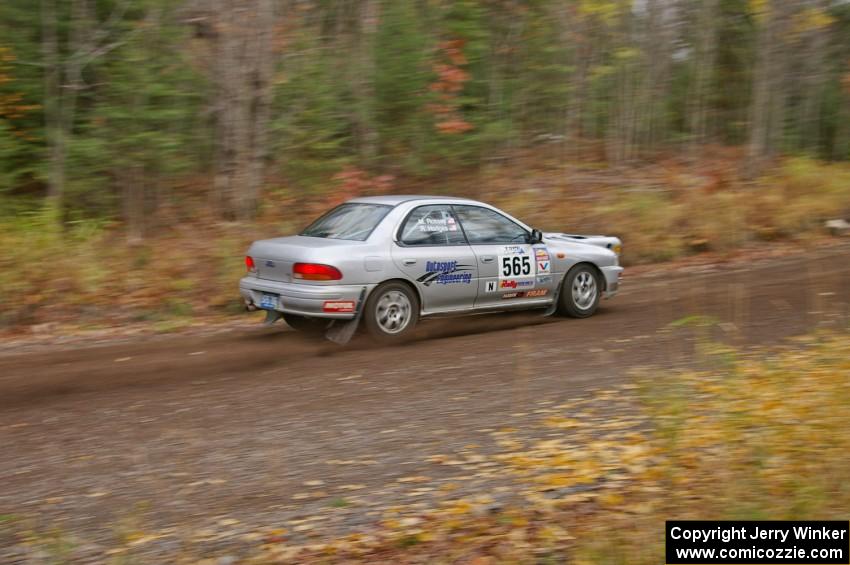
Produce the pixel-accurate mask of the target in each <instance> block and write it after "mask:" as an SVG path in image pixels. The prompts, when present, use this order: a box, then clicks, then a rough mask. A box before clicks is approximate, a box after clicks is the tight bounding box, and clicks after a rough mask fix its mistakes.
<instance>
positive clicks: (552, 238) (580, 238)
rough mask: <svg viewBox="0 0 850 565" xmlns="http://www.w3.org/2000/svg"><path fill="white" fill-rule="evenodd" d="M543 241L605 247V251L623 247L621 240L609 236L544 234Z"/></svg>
mask: <svg viewBox="0 0 850 565" xmlns="http://www.w3.org/2000/svg"><path fill="white" fill-rule="evenodd" d="M543 241H544V242H546V243H559V242H563V243H578V244H582V245H593V246H595V247H603V248H605V249H614V247H615V246H618V245H622V242H621V241H620V238H618V237H613V236H608V235H577V234H570V233H555V232H551V233H544V234H543Z"/></svg>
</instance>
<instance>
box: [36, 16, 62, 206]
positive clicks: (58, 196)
mask: <svg viewBox="0 0 850 565" xmlns="http://www.w3.org/2000/svg"><path fill="white" fill-rule="evenodd" d="M56 18H57V15H56V0H41V50H42V56H43V58H44V69H45V70H44V118H45V131H46V133H47V146H48V152H49V155H50V157H49V160H48V192H47V195H48V198H49V200H50V201H51V203H52V205H54V206H56V207H58V208H61V207H62V198H63V195H64V193H65V132H64V128H63V125H64V122H65V120H64V119H63V113H62V96H61V81H62V70H61V67H60V65H59V40H58V37H57V35H58V34H57V25H58V22H57V20H56Z"/></svg>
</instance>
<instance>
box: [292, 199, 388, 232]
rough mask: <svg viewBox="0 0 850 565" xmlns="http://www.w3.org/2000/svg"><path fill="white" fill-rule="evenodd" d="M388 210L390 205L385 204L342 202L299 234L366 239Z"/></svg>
mask: <svg viewBox="0 0 850 565" xmlns="http://www.w3.org/2000/svg"><path fill="white" fill-rule="evenodd" d="M390 210H392V206H387V205H385V204H356V203H352V204H342V205H340V206H337V207H336V208H334V209H333V210H331V211H330V212H328V213H327V214H325V215H324V216H322V217H321V218H319V219H318V220H316V221H315V222H313V223H312V224H310V225H309V226H308V227H307V228H305V229H304V231H302V232H301V233H300V234H299V235H305V236H307V237H325V238H328V239H350V240H354V241H366V238H367V237H369V234H371V233H372V230H374V229H375V228H376V227H377V226H378V224H380V223H381V220H383V219H384V216H386V215H387V213H388V212H389V211H390Z"/></svg>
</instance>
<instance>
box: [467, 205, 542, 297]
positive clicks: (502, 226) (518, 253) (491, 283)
mask: <svg viewBox="0 0 850 565" xmlns="http://www.w3.org/2000/svg"><path fill="white" fill-rule="evenodd" d="M452 208H453V209H454V212H455V214H456V216H457V218H458V220H459V221H460V224H461V226H462V228H463V230H464V234H465V235H466V238H467V240H468V241H469V244H470V246H471V247H472V250H473V252H474V253H475V256H476V261H477V263H478V297H477V298H476V300H475V306H476V307H498V306H507V305H520V304H524V305H533V304H538V303H539V304H544V303H547V302H549V301H550V300H551V299H552V296H553V292H554V288H555V282H554V280H553V277H552V273H551V269H552V264H551V260H550V257H549V252H548V250H547V249H546V246H545V245H544V244H533V245H532V244H531V243H530V241H531V234H530V233H529V232H528V230H526V229H525V228H524V227H522V226H521V225H519V224H517V223H516V222H514V221H513V220H511V219H510V218H508V217H506V216H504V215H502V214H500V213H499V212H497V211H495V210H491V209H489V208H484V207H483V206H474V205H454V206H453V207H452Z"/></svg>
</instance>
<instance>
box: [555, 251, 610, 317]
mask: <svg viewBox="0 0 850 565" xmlns="http://www.w3.org/2000/svg"><path fill="white" fill-rule="evenodd" d="M574 288H575V290H576V292H573V291H574ZM601 296H602V281H600V280H599V273H597V271H596V269H595V268H594V267H593V266H592V265H589V264H587V263H580V264H578V265H576V266H575V267H573V268H572V269H570V271H569V272H568V273H567V275H566V276H565V277H564V282H563V283H562V286H561V295H560V296H559V297H558V302H559V304H558V311H559V313H560V314H562V315H564V316H569V317H570V318H588V317H590V316H593V314H594V312H596V308H597V307H598V306H599V299H600V298H601Z"/></svg>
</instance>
